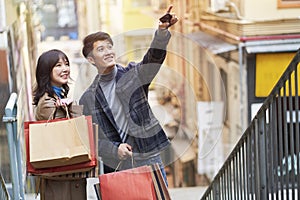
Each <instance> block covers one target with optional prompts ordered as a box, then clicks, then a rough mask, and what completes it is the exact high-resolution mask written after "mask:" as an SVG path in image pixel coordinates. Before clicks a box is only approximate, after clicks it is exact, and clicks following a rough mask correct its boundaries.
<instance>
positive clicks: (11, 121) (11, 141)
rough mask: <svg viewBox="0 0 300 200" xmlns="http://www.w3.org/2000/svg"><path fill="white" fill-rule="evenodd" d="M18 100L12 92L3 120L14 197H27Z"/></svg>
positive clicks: (15, 198) (15, 199)
mask: <svg viewBox="0 0 300 200" xmlns="http://www.w3.org/2000/svg"><path fill="white" fill-rule="evenodd" d="M16 102H17V94H16V93H12V94H11V95H10V98H9V100H8V102H7V104H6V107H5V116H4V117H3V122H4V123H6V131H7V141H8V149H9V158H10V171H11V176H12V189H13V199H14V200H20V199H22V200H23V199H25V197H24V187H23V181H22V166H21V160H22V157H21V149H20V141H19V139H18V136H17V128H16V121H17V118H16V114H17V110H16Z"/></svg>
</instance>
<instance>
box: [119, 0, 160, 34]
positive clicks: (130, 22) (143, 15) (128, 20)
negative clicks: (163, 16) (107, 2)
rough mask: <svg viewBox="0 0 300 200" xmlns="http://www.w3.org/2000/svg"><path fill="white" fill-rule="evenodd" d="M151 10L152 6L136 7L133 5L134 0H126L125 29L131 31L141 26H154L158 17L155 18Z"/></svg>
mask: <svg viewBox="0 0 300 200" xmlns="http://www.w3.org/2000/svg"><path fill="white" fill-rule="evenodd" d="M140 1H141V0H140ZM142 1H147V0H142ZM151 12H152V8H151V6H146V7H135V6H133V0H124V1H123V30H124V31H129V30H134V29H141V28H153V26H154V22H155V21H157V19H155V18H154V17H153V15H151Z"/></svg>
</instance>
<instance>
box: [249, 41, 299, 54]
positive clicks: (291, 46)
mask: <svg viewBox="0 0 300 200" xmlns="http://www.w3.org/2000/svg"><path fill="white" fill-rule="evenodd" d="M245 47H246V51H247V53H248V54H252V53H272V52H295V51H297V50H298V49H299V48H300V40H298V39H297V40H295V39H294V40H280V41H278V40H277V41H272V40H271V41H260V42H255V43H251V42H247V43H245Z"/></svg>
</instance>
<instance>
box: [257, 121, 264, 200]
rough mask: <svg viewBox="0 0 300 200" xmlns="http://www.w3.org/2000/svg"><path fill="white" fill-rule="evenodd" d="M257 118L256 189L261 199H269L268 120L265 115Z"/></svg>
mask: <svg viewBox="0 0 300 200" xmlns="http://www.w3.org/2000/svg"><path fill="white" fill-rule="evenodd" d="M258 117H259V118H257V119H256V120H257V121H256V123H255V124H256V126H257V128H256V129H255V132H256V133H255V135H256V137H255V138H256V140H257V141H256V142H257V145H258V146H257V148H256V160H255V163H256V170H257V176H256V178H257V180H256V191H257V193H256V194H257V195H259V196H258V198H257V199H259V200H266V199H267V177H266V174H267V169H266V138H265V137H266V131H265V130H266V122H265V115H263V116H262V115H260V116H258Z"/></svg>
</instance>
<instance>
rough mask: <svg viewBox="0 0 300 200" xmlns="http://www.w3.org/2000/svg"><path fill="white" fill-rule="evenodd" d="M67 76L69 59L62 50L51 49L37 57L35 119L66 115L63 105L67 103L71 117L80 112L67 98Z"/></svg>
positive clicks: (68, 75)
mask: <svg viewBox="0 0 300 200" xmlns="http://www.w3.org/2000/svg"><path fill="white" fill-rule="evenodd" d="M69 78H70V64H69V59H68V57H67V56H66V55H65V54H64V53H63V52H62V51H60V50H57V49H52V50H50V51H47V52H44V53H43V54H42V55H41V56H40V57H39V59H38V63H37V68H36V88H35V89H34V94H33V95H34V99H33V105H35V106H36V107H35V118H36V120H43V119H49V118H51V117H53V118H63V117H66V109H65V106H64V105H68V107H69V111H70V114H71V115H72V117H75V116H77V115H80V114H81V113H80V111H79V113H78V110H74V108H75V107H74V106H73V107H72V102H71V100H69V99H67V95H68V92H69V86H68V81H69Z"/></svg>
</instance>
